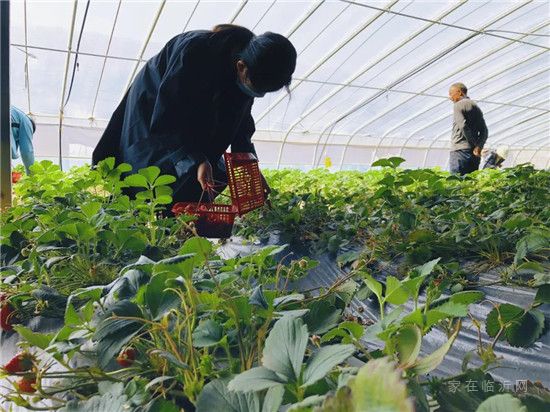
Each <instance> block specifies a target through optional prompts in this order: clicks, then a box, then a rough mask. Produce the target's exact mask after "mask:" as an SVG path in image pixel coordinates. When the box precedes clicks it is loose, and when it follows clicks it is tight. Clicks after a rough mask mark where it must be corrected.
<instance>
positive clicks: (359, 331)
mask: <svg viewBox="0 0 550 412" xmlns="http://www.w3.org/2000/svg"><path fill="white" fill-rule="evenodd" d="M338 328H340V329H346V330H347V331H349V332H350V333H351V334H352V336H353V337H354V338H355V339H361V337H362V336H363V334H364V333H365V329H364V328H363V325H361V324H360V323H357V322H351V321H346V322H342V323H340V325H338Z"/></svg>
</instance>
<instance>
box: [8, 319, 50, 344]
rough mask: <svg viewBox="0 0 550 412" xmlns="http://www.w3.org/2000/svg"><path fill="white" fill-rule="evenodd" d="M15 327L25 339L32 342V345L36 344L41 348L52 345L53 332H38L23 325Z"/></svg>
mask: <svg viewBox="0 0 550 412" xmlns="http://www.w3.org/2000/svg"><path fill="white" fill-rule="evenodd" d="M13 329H14V330H15V331H16V332H17V333H18V334H19V336H21V337H22V338H23V339H24V340H25V341H27V342H28V343H30V344H31V345H32V346H36V347H37V348H40V349H46V348H47V347H48V346H50V342H51V341H52V339H53V337H54V334H53V333H38V332H33V331H32V330H30V329H29V328H27V327H25V326H22V325H15V326H14V327H13Z"/></svg>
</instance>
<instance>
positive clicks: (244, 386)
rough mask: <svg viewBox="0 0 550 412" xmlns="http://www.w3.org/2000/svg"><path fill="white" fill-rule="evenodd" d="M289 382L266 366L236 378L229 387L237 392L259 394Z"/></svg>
mask: <svg viewBox="0 0 550 412" xmlns="http://www.w3.org/2000/svg"><path fill="white" fill-rule="evenodd" d="M287 382H288V379H287V378H286V377H285V376H283V375H281V374H279V373H277V372H275V371H272V370H271V369H268V368H266V367H264V366H258V367H256V368H252V369H249V370H247V371H244V372H242V373H240V374H238V375H237V376H235V377H234V378H233V379H231V381H230V382H229V384H228V386H227V387H228V389H229V390H230V391H235V392H258V391H262V390H264V389H269V388H272V387H274V386H279V385H283V384H285V383H287Z"/></svg>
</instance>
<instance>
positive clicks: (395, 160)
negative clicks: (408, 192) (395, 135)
mask: <svg viewBox="0 0 550 412" xmlns="http://www.w3.org/2000/svg"><path fill="white" fill-rule="evenodd" d="M403 162H405V159H403V158H402V157H397V156H392V157H389V158H387V159H379V160H377V161H375V162H374V163H373V164H372V165H371V166H372V167H378V166H380V167H391V168H393V169H395V168H396V167H398V166H399V165H400V164H401V163H403Z"/></svg>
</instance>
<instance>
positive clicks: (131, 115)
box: [93, 24, 296, 202]
mask: <svg viewBox="0 0 550 412" xmlns="http://www.w3.org/2000/svg"><path fill="white" fill-rule="evenodd" d="M295 67H296V50H295V49H294V46H293V45H292V44H291V43H290V41H289V40H288V39H287V38H285V37H284V36H281V35H280V34H276V33H270V32H268V33H264V34H262V35H260V36H255V35H254V33H252V32H251V31H250V30H248V29H246V28H244V27H240V26H234V25H229V24H224V25H219V26H216V27H215V28H214V29H213V30H212V31H206V30H201V31H190V32H186V33H183V34H180V35H178V36H176V37H174V38H173V39H172V40H170V41H169V42H168V43H167V44H166V46H164V48H163V49H162V50H161V51H160V53H159V54H157V55H156V56H154V57H153V58H151V59H150V60H149V61H148V62H147V63H146V64H145V66H144V67H143V69H142V70H141V71H140V72H139V73H138V74H137V76H136V78H135V80H134V81H133V83H132V84H131V86H130V88H129V90H128V92H127V93H126V95H125V96H124V98H123V100H122V102H121V103H120V104H119V106H118V107H117V109H116V110H115V112H114V113H113V115H112V117H111V120H110V121H109V124H108V125H107V128H106V130H105V132H104V133H103V136H102V137H101V140H100V141H99V143H98V145H97V147H96V148H95V150H94V153H93V164H97V162H99V161H100V160H103V159H105V158H107V157H111V156H114V157H115V159H116V161H117V163H120V162H126V163H129V164H130V165H132V166H133V168H134V171H136V170H138V169H140V168H143V167H147V166H151V165H156V166H158V167H159V168H160V169H161V171H162V173H165V174H171V175H174V176H176V177H177V181H176V182H175V183H174V184H173V185H172V187H173V189H174V194H173V199H174V202H180V201H197V200H198V199H199V198H200V196H201V193H202V191H203V190H207V189H208V187H209V184H210V183H212V181H213V179H216V177H218V179H217V180H225V177H223V174H224V172H223V170H221V168H220V167H218V166H217V163H218V162H219V160H220V157H221V156H222V155H223V153H224V152H225V151H226V150H227V148H228V147H229V146H231V150H232V151H233V152H248V153H254V154H255V149H254V145H253V144H252V142H251V138H252V135H253V133H254V132H255V124H254V119H253V118H252V115H251V109H252V104H253V102H254V98H256V97H263V96H264V95H265V93H269V92H274V91H277V90H280V89H281V88H283V87H286V88H287V89H288V86H289V85H290V82H291V77H292V73H293V72H294V69H295Z"/></svg>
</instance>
